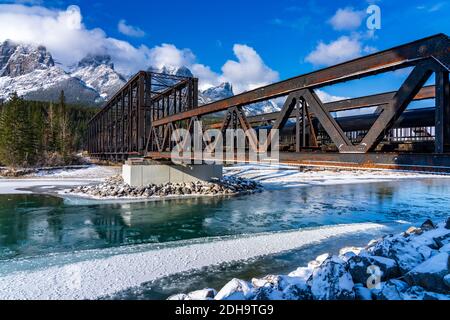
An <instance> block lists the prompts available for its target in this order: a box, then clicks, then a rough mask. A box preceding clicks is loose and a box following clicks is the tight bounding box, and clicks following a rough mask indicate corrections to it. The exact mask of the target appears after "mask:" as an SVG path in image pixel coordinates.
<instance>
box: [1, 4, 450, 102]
mask: <svg viewBox="0 0 450 320" xmlns="http://www.w3.org/2000/svg"><path fill="white" fill-rule="evenodd" d="M0 3H10V4H11V3H14V4H20V5H24V6H27V7H30V6H34V7H43V8H46V9H49V10H50V12H64V11H65V10H66V9H67V7H68V6H69V5H76V6H77V7H78V8H79V11H80V15H81V17H82V20H81V23H82V24H83V28H84V29H86V30H87V31H89V32H91V31H92V30H95V29H96V28H99V29H101V30H102V31H103V33H104V37H107V38H113V39H117V40H121V41H123V42H125V43H127V44H130V45H131V46H132V47H133V48H137V49H138V50H140V49H142V47H143V46H144V47H145V48H146V49H148V50H152V49H153V48H155V47H160V46H161V45H162V44H170V45H173V47H176V48H177V50H181V51H182V52H183V54H184V55H188V56H189V57H188V58H186V59H187V60H188V61H189V63H188V64H192V65H199V66H201V67H198V68H197V69H198V70H199V73H200V74H203V73H205V74H206V75H205V76H204V79H205V83H206V82H208V81H210V82H211V84H212V82H214V81H215V80H211V79H212V78H213V77H217V78H218V79H219V80H230V81H231V80H234V81H233V82H236V86H240V87H239V88H240V91H242V90H247V89H249V88H251V87H254V86H256V85H261V84H265V83H268V82H273V81H276V80H281V79H286V78H289V77H292V76H296V75H299V74H302V73H306V72H310V71H312V70H316V69H319V68H321V67H325V66H327V65H329V64H331V63H336V62H339V61H342V60H347V59H350V58H354V57H357V56H360V55H364V54H367V53H370V52H374V51H377V50H382V49H387V48H389V47H393V46H395V45H398V44H402V43H405V42H409V41H412V40H415V39H418V38H422V37H426V36H429V35H432V34H436V33H440V32H442V33H447V34H450V19H449V13H450V3H449V1H440V0H434V1H433V0H432V1H423V0H410V1H407V2H404V1H387V0H378V1H350V0H346V1H341V0H336V1H325V0H306V1H294V0H278V1H263V0H259V1H253V0H247V1H242V0H241V1H235V0H228V1H178V0H172V1H123V0H122V1H116V0H113V1H85V0H72V1H66V0H54V1H40V0H30V1H27V0H19V1H0ZM370 4H376V5H378V6H379V7H380V8H381V19H382V20H381V23H382V25H381V29H380V30H376V31H375V32H374V33H371V32H369V30H368V29H367V26H366V19H367V14H366V12H365V11H366V9H367V7H368V6H369V5H370ZM2 10H5V11H6V10H10V8H8V9H6V7H5V8H2V7H0V14H1V11H2ZM28 14H34V13H30V12H28ZM36 14H37V15H39V14H41V13H39V12H37V13H36ZM41 15H45V14H41ZM333 17H334V18H333ZM0 27H1V21H0ZM1 30H2V29H1V28H0V40H3V39H2V31H1ZM8 35H11V34H8ZM8 35H4V36H3V38H4V37H6V36H8ZM13 36H15V34H13ZM21 36H22V35H20V36H19V37H21ZM10 37H11V36H10ZM59 37H62V38H64V35H63V34H62V35H59ZM27 39H28V38H27ZM77 39H78V38H77ZM13 40H14V39H13ZM49 41H50V42H51V40H49ZM99 41H100V40H99ZM51 43H52V42H51ZM81 43H83V42H81ZM44 44H45V43H44ZM236 44H238V45H241V46H242V47H237V48H236V47H235V45H236ZM48 46H49V47H52V45H51V44H50V45H48ZM85 46H87V47H89V46H90V45H89V42H86V45H85ZM107 46H109V44H108V45H107ZM320 48H321V49H320ZM184 49H186V50H185V51H183V50H184ZM58 50H59V51H61V52H59V51H58ZM85 50H87V48H85ZM108 50H110V49H108ZM111 50H112V51H114V52H115V54H116V55H117V56H118V58H117V59H118V60H120V59H121V58H123V59H124V61H125V60H126V59H125V57H126V55H127V50H125V51H124V52H121V53H117V52H116V51H117V50H116V49H111ZM53 51H56V52H58V53H59V55H61V60H64V59H66V60H67V57H64V54H65V53H64V52H63V50H60V48H54V50H53ZM72 51H73V50H72ZM128 51H130V50H128ZM156 51H158V50H156ZM160 51H161V52H160ZM335 51H336V52H335ZM158 52H159V53H160V54H161V53H163V54H164V51H162V50H159V51H158ZM239 52H240V54H241V58H239V56H238V54H239ZM69 53H70V52H69ZM80 54H81V53H80ZM83 54H84V51H83ZM157 54H158V53H156V52H153V51H152V53H150V54H149V55H150V56H151V55H153V56H152V59H153V60H151V59H150V60H151V61H155V59H156V61H161V59H159V58H158V57H156V55H157ZM54 55H56V54H55V53H54ZM113 56H114V54H113ZM56 58H57V59H58V56H56ZM139 59H140V58H133V56H132V55H131V54H130V58H129V60H130V61H131V60H133V61H135V62H136V64H130V68H129V69H130V70H133V71H137V70H134V69H136V68H139V66H140V65H139V64H138V62H137V61H139V62H140V63H142V64H146V63H149V62H148V61H147V60H142V61H141V60H139ZM158 59H159V60H158ZM246 59H247V60H251V61H250V62H249V64H248V65H245V61H244V60H246ZM255 59H256V60H258V59H259V60H258V61H257V62H256V64H258V63H259V65H256V66H255V65H254V60H255ZM183 61H184V60H183ZM228 62H230V63H229V64H228V65H227V67H225V69H226V70H225V71H224V66H225V65H226V64H227V63H228ZM120 63H122V62H119V64H120ZM125 63H126V62H123V64H124V65H125ZM145 67H146V66H144V65H142V68H145ZM239 67H242V68H241V69H243V70H244V71H243V72H242V73H246V74H250V73H252V72H254V75H253V78H251V77H250V78H251V79H246V76H245V74H239ZM246 67H247V68H248V69H245V68H246ZM202 68H203V69H202ZM204 68H206V69H208V70H207V72H206V71H205V69H204ZM252 68H253V69H255V68H256V69H258V68H259V69H258V70H256V71H255V70H253V69H252ZM194 69H195V67H194ZM127 70H128V69H127ZM245 70H247V71H245ZM209 71H211V73H209ZM261 74H264V75H266V76H265V77H263V79H262V80H261V81H260V82H258V81H256V80H255V77H257V76H260V75H261ZM267 74H268V75H267ZM404 75H405V73H401V72H399V73H398V74H396V75H395V76H394V80H386V81H380V80H376V82H377V84H378V86H377V89H376V90H375V91H383V90H384V89H386V90H390V89H391V87H392V89H394V88H395V86H397V85H398V84H399V83H400V82H401V80H402V77H403V76H404ZM200 78H201V79H202V76H200ZM210 78H211V79H210ZM386 79H387V78H386ZM219 80H217V81H219ZM245 81H249V83H251V84H250V85H248V86H247V85H246V84H245ZM364 87H365V86H359V87H356V88H355V90H354V91H353V92H352V95H354V94H356V93H359V92H361V93H362V91H364V90H363V88H364ZM345 91H346V88H345V86H344V87H342V88H339V87H336V88H330V90H329V91H328V92H329V93H330V94H333V95H339V96H349V94H345Z"/></svg>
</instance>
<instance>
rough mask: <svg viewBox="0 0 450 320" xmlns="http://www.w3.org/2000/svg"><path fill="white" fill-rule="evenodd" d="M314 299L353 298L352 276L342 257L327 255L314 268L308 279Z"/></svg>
mask: <svg viewBox="0 0 450 320" xmlns="http://www.w3.org/2000/svg"><path fill="white" fill-rule="evenodd" d="M308 285H309V286H310V287H311V293H312V295H313V297H314V299H315V300H351V299H354V298H355V292H354V291H353V285H354V283H353V280H352V276H351V275H350V273H349V272H348V267H347V265H346V264H345V262H344V261H343V260H342V259H339V258H338V257H335V256H333V257H329V258H327V259H326V260H325V261H323V263H322V264H321V265H320V266H319V267H317V268H315V269H314V271H313V274H312V276H311V277H310V279H309V280H308Z"/></svg>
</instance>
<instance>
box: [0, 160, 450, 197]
mask: <svg viewBox="0 0 450 320" xmlns="http://www.w3.org/2000/svg"><path fill="white" fill-rule="evenodd" d="M120 172H121V167H110V166H95V165H93V166H88V167H83V168H80V169H71V170H63V169H57V170H44V171H39V172H35V173H32V174H30V175H28V176H24V177H22V178H20V179H5V178H3V179H0V194H27V193H38V194H52V195H55V196H61V197H68V198H71V197H72V198H73V195H69V194H65V193H64V192H63V191H64V190H70V189H76V188H77V187H78V186H80V187H85V186H93V185H101V184H103V183H105V181H106V180H107V179H109V178H111V177H113V176H116V175H118V174H120ZM430 177H431V178H433V179H436V178H442V179H450V175H439V174H427V173H416V172H401V171H391V170H356V169H355V170H352V169H324V168H317V167H295V166H277V165H264V164H259V165H248V164H244V165H233V166H228V167H225V168H224V178H225V179H229V180H230V179H234V178H242V179H246V180H251V181H254V182H256V183H258V184H259V185H261V186H262V187H263V188H264V189H284V188H294V187H308V186H320V185H342V184H354V183H373V182H384V181H397V180H405V179H426V178H430ZM94 189H95V188H94ZM155 191H156V190H155ZM165 191H168V190H165ZM165 191H164V192H165ZM82 193H83V192H82ZM82 193H78V195H75V197H77V196H78V197H79V196H82V198H83V197H84V198H88V199H89V198H92V199H93V200H95V199H96V198H99V199H100V198H101V201H114V200H117V196H112V197H86V194H82ZM167 193H169V192H167ZM183 193H184V192H183ZM192 196H199V195H192V194H190V195H184V194H183V195H181V194H180V195H177V194H176V190H175V194H169V195H167V198H183V197H192ZM200 196H201V194H200ZM137 198H142V197H137ZM161 198H164V197H160V198H158V199H161ZM155 199H156V200H157V198H155ZM138 200H139V199H138ZM141 200H142V199H141ZM143 200H148V198H147V199H143ZM121 201H136V197H125V198H124V199H122V200H121Z"/></svg>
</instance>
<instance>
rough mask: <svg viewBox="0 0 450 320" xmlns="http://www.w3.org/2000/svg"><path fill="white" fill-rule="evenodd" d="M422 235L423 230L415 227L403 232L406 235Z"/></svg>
mask: <svg viewBox="0 0 450 320" xmlns="http://www.w3.org/2000/svg"><path fill="white" fill-rule="evenodd" d="M422 233H423V230H422V229H420V228H416V227H410V228H409V229H408V230H406V231H405V234H406V235H412V234H415V235H421V234H422Z"/></svg>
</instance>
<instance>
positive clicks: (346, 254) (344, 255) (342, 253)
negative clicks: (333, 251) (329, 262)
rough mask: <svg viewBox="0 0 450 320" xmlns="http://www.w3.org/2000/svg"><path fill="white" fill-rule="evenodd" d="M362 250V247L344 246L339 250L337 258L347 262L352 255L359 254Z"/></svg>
mask: <svg viewBox="0 0 450 320" xmlns="http://www.w3.org/2000/svg"><path fill="white" fill-rule="evenodd" d="M361 251H362V248H357V247H345V248H342V249H341V250H339V258H341V259H342V260H344V261H345V262H348V260H350V259H351V258H352V257H355V256H357V255H359V254H360V253H361Z"/></svg>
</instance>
